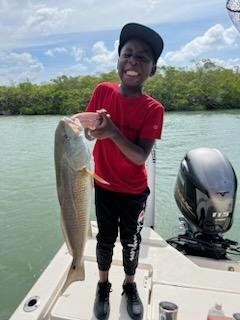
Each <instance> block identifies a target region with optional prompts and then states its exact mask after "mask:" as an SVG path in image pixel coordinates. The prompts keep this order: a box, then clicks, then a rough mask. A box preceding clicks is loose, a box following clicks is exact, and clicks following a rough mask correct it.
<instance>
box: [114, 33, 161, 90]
mask: <svg viewBox="0 0 240 320" xmlns="http://www.w3.org/2000/svg"><path fill="white" fill-rule="evenodd" d="M117 68H118V74H119V77H120V79H121V80H122V83H124V84H125V85H126V86H127V87H139V86H141V85H142V84H143V82H144V81H145V80H146V79H147V78H148V77H149V76H150V75H152V74H153V73H154V72H155V69H156V65H155V63H154V59H153V53H152V49H151V48H150V47H149V45H148V44H147V43H145V42H144V41H141V40H138V39H131V40H129V41H127V42H126V43H125V44H124V46H123V47H122V50H121V52H120V56H119V59H118V64H117Z"/></svg>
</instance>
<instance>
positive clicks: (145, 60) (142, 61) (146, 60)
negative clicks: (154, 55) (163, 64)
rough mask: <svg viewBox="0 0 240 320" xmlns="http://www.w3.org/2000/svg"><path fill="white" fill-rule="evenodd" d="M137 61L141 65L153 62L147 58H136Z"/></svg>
mask: <svg viewBox="0 0 240 320" xmlns="http://www.w3.org/2000/svg"><path fill="white" fill-rule="evenodd" d="M136 59H137V60H138V61H139V62H140V63H149V62H150V61H151V60H150V58H148V57H146V56H142V55H140V56H136Z"/></svg>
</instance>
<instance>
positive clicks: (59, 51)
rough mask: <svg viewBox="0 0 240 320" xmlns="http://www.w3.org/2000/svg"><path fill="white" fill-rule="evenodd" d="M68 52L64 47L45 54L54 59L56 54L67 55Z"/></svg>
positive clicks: (50, 50)
mask: <svg viewBox="0 0 240 320" xmlns="http://www.w3.org/2000/svg"><path fill="white" fill-rule="evenodd" d="M67 51H68V50H67V49H66V48H64V47H56V48H53V49H49V50H47V51H45V52H44V54H45V55H46V56H49V57H54V56H55V55H56V54H59V53H60V54H61V53H67Z"/></svg>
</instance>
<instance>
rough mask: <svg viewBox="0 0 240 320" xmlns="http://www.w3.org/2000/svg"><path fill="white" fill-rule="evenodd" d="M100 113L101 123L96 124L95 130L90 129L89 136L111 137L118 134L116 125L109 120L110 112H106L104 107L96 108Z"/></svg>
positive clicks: (98, 137)
mask: <svg viewBox="0 0 240 320" xmlns="http://www.w3.org/2000/svg"><path fill="white" fill-rule="evenodd" d="M97 112H98V113H99V114H100V115H101V118H102V121H101V124H100V125H98V126H97V128H96V129H95V130H90V134H91V136H93V137H94V138H97V139H100V140H101V139H106V138H109V139H113V138H114V137H116V135H118V134H119V132H120V131H119V129H118V127H117V126H116V125H115V124H114V123H113V121H112V120H111V117H110V114H108V113H107V111H106V110H105V109H100V110H97Z"/></svg>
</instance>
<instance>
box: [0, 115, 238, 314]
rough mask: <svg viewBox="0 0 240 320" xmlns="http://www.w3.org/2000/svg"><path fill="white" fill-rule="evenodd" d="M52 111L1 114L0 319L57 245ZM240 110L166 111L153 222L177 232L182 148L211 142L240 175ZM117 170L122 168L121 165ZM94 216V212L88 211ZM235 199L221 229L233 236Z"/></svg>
mask: <svg viewBox="0 0 240 320" xmlns="http://www.w3.org/2000/svg"><path fill="white" fill-rule="evenodd" d="M59 119H60V117H59V116H18V117H0V141H1V149H0V150H1V151H0V221H1V223H0V319H1V320H6V319H8V318H9V316H10V315H11V314H12V312H13V311H14V310H15V308H16V307H17V305H18V304H19V303H20V301H21V300H22V298H23V297H24V296H25V294H26V293H27V291H28V290H29V289H30V288H31V286H32V285H33V284H34V282H35V281H36V279H37V278H38V277H39V275H40V274H41V273H42V271H43V270H44V269H45V267H46V266H47V264H48V263H49V261H50V259H51V258H52V257H53V256H54V254H55V253H56V251H57V250H58V248H59V247H60V246H61V244H62V241H63V238H62V233H61V229H60V223H59V220H60V219H59V206H58V202H57V196H56V188H55V176H54V162H53V140H54V130H55V127H56V125H57V123H58V120H59ZM239 137H240V111H228V112H199V113H167V114H166V116H165V127H164V132H163V138H162V140H161V141H158V142H157V175H156V182H157V186H156V230H157V231H158V232H160V233H161V235H162V236H163V237H164V238H168V237H170V236H173V235H175V234H176V232H177V217H178V209H177V206H176V204H175V201H174V198H173V190H174V185H175V179H176V174H177V172H178V168H179V164H180V161H181V159H182V158H183V156H184V155H185V153H186V152H187V151H188V150H190V149H193V148H197V147H214V148H218V149H219V150H220V151H222V152H223V153H224V154H225V155H226V156H227V157H228V158H229V160H230V161H231V163H232V165H233V167H234V169H235V171H236V174H237V176H238V180H239V181H240V143H239V139H240V138H239ZM123 174H127V172H126V173H124V172H123ZM92 219H94V214H92ZM239 227H240V200H239V195H238V196H237V203H236V209H235V218H234V225H233V227H232V228H231V230H230V231H229V232H228V233H227V234H226V237H229V238H232V239H233V240H237V241H240V233H239V231H238V230H239Z"/></svg>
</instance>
